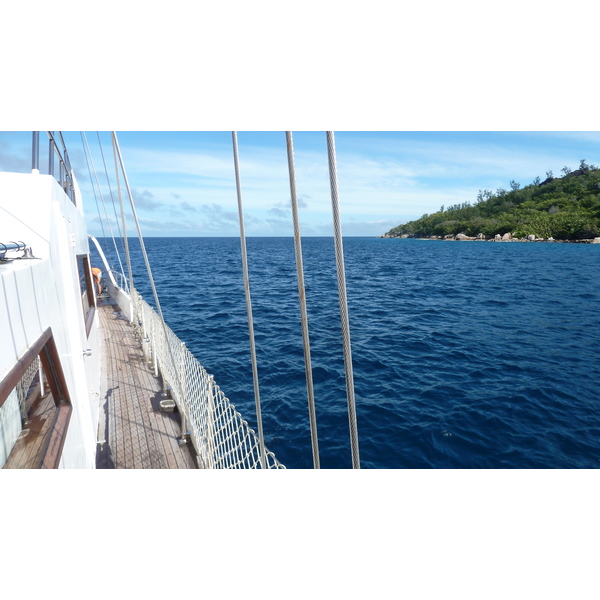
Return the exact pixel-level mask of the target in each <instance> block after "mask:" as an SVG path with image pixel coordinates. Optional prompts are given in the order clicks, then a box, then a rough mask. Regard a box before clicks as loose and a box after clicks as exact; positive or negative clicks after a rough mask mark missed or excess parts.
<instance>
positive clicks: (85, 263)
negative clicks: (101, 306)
mask: <svg viewBox="0 0 600 600" xmlns="http://www.w3.org/2000/svg"><path fill="white" fill-rule="evenodd" d="M77 270H78V273H79V288H80V291H81V305H82V307H83V318H84V321H85V332H86V335H87V336H88V337H89V335H90V331H91V329H92V324H93V322H94V314H95V311H96V285H95V283H94V281H93V279H92V269H91V267H90V256H89V254H80V255H78V256H77Z"/></svg>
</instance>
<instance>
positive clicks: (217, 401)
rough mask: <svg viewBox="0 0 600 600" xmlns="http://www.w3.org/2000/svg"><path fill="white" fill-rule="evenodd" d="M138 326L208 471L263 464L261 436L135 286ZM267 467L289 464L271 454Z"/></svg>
mask: <svg viewBox="0 0 600 600" xmlns="http://www.w3.org/2000/svg"><path fill="white" fill-rule="evenodd" d="M131 298H132V302H133V306H134V319H133V320H134V325H135V326H136V327H137V328H138V331H139V334H140V337H141V339H142V346H143V347H144V348H145V352H146V353H147V356H148V360H149V362H150V364H151V365H153V367H154V369H155V371H156V373H158V372H160V374H161V375H162V378H163V381H164V383H165V386H167V385H168V386H169V388H170V391H171V396H172V399H173V400H174V401H175V403H176V404H177V408H178V410H179V412H180V413H181V416H182V421H183V423H184V428H186V429H188V430H189V435H190V438H191V441H192V443H193V445H194V448H195V450H196V453H197V455H198V458H199V461H200V463H201V466H203V467H204V468H208V469H256V468H262V467H263V466H262V465H261V456H260V454H261V453H260V445H259V440H258V436H257V435H256V433H255V432H254V430H253V429H251V428H250V427H249V426H248V423H247V422H246V421H245V420H244V419H243V418H242V416H241V415H240V413H239V412H238V411H237V410H236V409H235V406H234V405H233V404H231V402H230V401H229V399H228V398H227V397H226V396H225V394H224V393H223V391H222V390H221V389H220V388H219V386H218V385H217V384H216V383H215V382H214V380H213V377H212V375H209V374H208V373H207V372H206V370H205V369H204V367H202V365H201V364H200V363H199V362H198V361H197V360H196V358H195V357H194V356H193V354H192V353H191V352H190V351H189V350H188V349H187V348H186V346H185V344H184V343H183V342H182V341H181V340H180V339H179V338H178V337H177V336H176V335H175V334H174V333H173V331H172V330H171V329H170V328H169V327H168V326H166V325H165V324H164V323H163V321H162V319H161V318H160V317H159V316H158V314H157V313H156V311H155V310H154V309H153V308H151V307H150V305H149V304H148V303H147V302H146V301H145V300H144V299H143V298H142V297H141V295H140V294H139V293H138V292H137V290H135V289H132V290H131ZM266 462H267V464H266V465H264V468H268V469H283V468H285V467H284V466H283V465H282V464H281V463H279V461H278V460H277V459H276V458H275V455H274V454H273V453H272V452H269V451H267V452H266Z"/></svg>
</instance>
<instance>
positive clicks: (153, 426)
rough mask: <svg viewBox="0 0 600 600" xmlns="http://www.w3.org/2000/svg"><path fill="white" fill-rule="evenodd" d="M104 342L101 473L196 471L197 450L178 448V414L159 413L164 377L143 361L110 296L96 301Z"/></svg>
mask: <svg viewBox="0 0 600 600" xmlns="http://www.w3.org/2000/svg"><path fill="white" fill-rule="evenodd" d="M98 311H99V313H100V332H101V336H102V338H101V339H102V341H103V352H104V363H103V372H104V373H105V379H104V384H105V385H104V397H103V398H102V399H101V406H100V420H99V426H98V451H97V455H96V467H97V468H99V469H194V468H197V464H196V461H195V457H194V452H193V448H191V447H190V445H187V444H184V445H180V444H179V439H180V438H181V420H180V417H179V414H177V413H165V412H161V411H160V406H159V403H160V400H161V399H162V396H161V392H162V382H161V378H160V377H158V378H156V377H155V376H154V373H153V372H152V371H151V370H150V369H149V368H148V367H147V366H146V364H145V363H144V356H143V353H142V348H141V344H140V342H139V340H138V339H136V337H135V335H134V332H133V329H132V327H131V326H130V324H129V321H128V320H127V319H126V317H125V316H124V315H123V313H122V312H121V310H120V309H119V307H118V306H117V305H116V304H115V303H114V301H113V300H112V299H110V298H108V299H102V300H98Z"/></svg>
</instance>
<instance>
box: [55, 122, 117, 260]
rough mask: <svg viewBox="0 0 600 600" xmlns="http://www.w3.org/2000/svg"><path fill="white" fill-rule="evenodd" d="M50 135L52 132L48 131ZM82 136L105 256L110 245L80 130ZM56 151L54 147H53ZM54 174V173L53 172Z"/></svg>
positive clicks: (80, 133) (81, 133)
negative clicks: (107, 242) (108, 244)
mask: <svg viewBox="0 0 600 600" xmlns="http://www.w3.org/2000/svg"><path fill="white" fill-rule="evenodd" d="M48 135H49V136H50V133H48ZM79 135H80V137H81V144H82V146H83V155H84V156H85V162H86V164H87V168H88V174H89V176H90V183H91V184H92V192H94V200H95V201H96V210H97V211H98V221H100V227H101V228H102V244H103V246H104V254H105V256H106V255H107V254H108V246H107V245H106V232H105V231H104V221H103V220H102V215H101V214H100V205H99V204H98V196H97V195H96V188H95V187H94V180H93V179H92V169H91V168H90V161H89V160H88V156H87V152H86V151H85V143H84V141H83V132H81V131H80V132H79ZM53 142H54V139H53V138H52V137H51V138H50V143H51V144H53ZM52 152H54V148H53V149H52ZM52 175H53V176H54V174H52ZM110 268H111V269H112V268H113V263H112V261H111V262H110Z"/></svg>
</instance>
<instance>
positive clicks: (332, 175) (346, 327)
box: [327, 131, 360, 469]
mask: <svg viewBox="0 0 600 600" xmlns="http://www.w3.org/2000/svg"><path fill="white" fill-rule="evenodd" d="M327 154H328V156H329V183H330V187H331V209H332V212H333V229H334V238H335V262H336V268H337V280H338V295H339V299H340V320H341V322H342V342H343V345H344V370H345V372H346V395H347V397H348V421H349V424H350V447H351V451H352V467H353V468H354V469H360V458H359V453H358V431H357V427H356V406H355V404H356V403H355V399H354V374H353V372H352V348H351V346H350V321H349V319H348V299H347V298H346V274H345V271H344V247H343V242H342V225H341V222H340V207H339V200H338V185H337V169H336V161H335V140H334V136H333V132H332V131H328V132H327Z"/></svg>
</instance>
